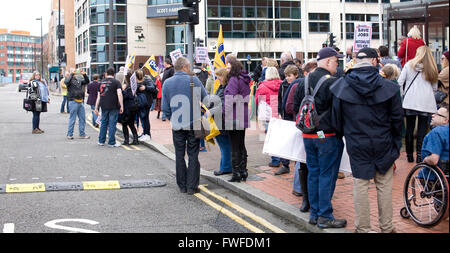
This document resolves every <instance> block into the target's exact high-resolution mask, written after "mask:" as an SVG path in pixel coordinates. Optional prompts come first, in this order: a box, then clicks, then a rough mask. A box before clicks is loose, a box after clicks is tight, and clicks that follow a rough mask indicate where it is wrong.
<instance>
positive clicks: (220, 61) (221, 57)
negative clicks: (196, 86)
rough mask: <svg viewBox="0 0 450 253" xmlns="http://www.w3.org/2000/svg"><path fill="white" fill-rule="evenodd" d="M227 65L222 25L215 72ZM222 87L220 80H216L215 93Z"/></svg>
mask: <svg viewBox="0 0 450 253" xmlns="http://www.w3.org/2000/svg"><path fill="white" fill-rule="evenodd" d="M226 66H227V65H226V64H225V48H224V45H223V34H222V25H220V31H219V39H218V41H217V46H216V54H215V56H214V67H215V70H217V69H220V68H224V67H226ZM219 86H220V82H219V79H217V77H215V78H214V89H213V93H214V94H215V93H216V90H217V89H218V88H219Z"/></svg>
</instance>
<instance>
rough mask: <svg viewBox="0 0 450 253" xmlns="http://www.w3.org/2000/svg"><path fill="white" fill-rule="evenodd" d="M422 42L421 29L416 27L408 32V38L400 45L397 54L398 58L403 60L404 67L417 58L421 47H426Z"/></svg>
mask: <svg viewBox="0 0 450 253" xmlns="http://www.w3.org/2000/svg"><path fill="white" fill-rule="evenodd" d="M425 45H426V44H425V42H423V40H422V35H421V33H420V30H419V28H418V27H417V26H416V25H414V26H413V27H412V28H411V30H409V32H408V37H407V38H406V39H404V40H403V41H402V43H401V44H400V49H399V50H398V52H397V56H398V58H400V59H401V63H402V67H403V66H405V64H406V63H407V62H408V61H410V60H412V59H413V58H414V57H416V51H417V49H418V48H419V47H421V46H425Z"/></svg>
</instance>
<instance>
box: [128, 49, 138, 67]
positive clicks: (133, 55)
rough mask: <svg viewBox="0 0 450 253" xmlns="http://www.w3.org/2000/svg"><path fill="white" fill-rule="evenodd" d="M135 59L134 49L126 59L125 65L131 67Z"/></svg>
mask: <svg viewBox="0 0 450 253" xmlns="http://www.w3.org/2000/svg"><path fill="white" fill-rule="evenodd" d="M135 60H136V51H134V52H133V53H132V54H131V56H130V58H129V59H128V61H127V66H128V68H131V67H132V66H133V65H134V61H135Z"/></svg>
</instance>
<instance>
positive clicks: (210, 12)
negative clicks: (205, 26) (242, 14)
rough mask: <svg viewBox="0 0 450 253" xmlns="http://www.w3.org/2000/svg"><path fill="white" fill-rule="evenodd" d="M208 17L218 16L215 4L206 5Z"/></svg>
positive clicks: (217, 8)
mask: <svg viewBox="0 0 450 253" xmlns="http://www.w3.org/2000/svg"><path fill="white" fill-rule="evenodd" d="M208 17H213V18H217V17H219V7H217V6H212V7H209V6H208Z"/></svg>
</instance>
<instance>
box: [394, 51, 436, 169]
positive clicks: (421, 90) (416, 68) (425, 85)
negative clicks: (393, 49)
mask: <svg viewBox="0 0 450 253" xmlns="http://www.w3.org/2000/svg"><path fill="white" fill-rule="evenodd" d="M437 81H438V70H437V65H436V62H435V61H434V58H433V55H432V53H431V50H430V48H429V47H427V46H422V47H419V48H418V49H417V54H416V55H415V57H414V58H413V59H411V61H409V62H408V63H407V64H406V65H405V67H404V68H403V69H402V72H401V74H400V77H399V79H398V83H399V84H400V85H401V86H402V87H401V88H402V95H403V109H405V114H406V135H405V144H406V153H407V158H408V162H414V158H413V150H414V130H415V127H416V118H417V119H418V123H417V138H416V140H417V143H416V152H417V153H416V155H417V156H416V162H417V163H420V162H421V161H422V157H421V149H422V142H423V138H424V137H425V134H426V132H427V129H428V117H429V116H430V115H431V114H433V113H435V112H436V108H437V107H436V101H435V98H434V91H436V90H437Z"/></svg>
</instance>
